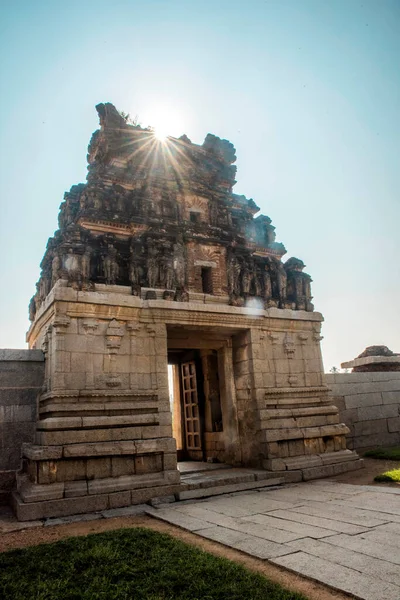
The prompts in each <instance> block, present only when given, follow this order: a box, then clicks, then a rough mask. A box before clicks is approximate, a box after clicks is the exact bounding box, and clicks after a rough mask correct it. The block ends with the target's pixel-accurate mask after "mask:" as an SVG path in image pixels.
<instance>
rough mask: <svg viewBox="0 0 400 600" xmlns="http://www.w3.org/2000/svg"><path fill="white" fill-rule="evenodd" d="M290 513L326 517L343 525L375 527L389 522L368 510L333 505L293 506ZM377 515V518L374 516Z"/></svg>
mask: <svg viewBox="0 0 400 600" xmlns="http://www.w3.org/2000/svg"><path fill="white" fill-rule="evenodd" d="M291 510H292V512H297V513H299V514H305V515H311V516H316V517H323V518H324V517H327V518H329V519H333V520H335V521H336V520H337V521H339V522H344V523H353V524H354V525H362V526H365V527H376V526H377V525H384V524H385V523H388V522H389V516H388V515H384V514H382V513H376V512H370V511H368V510H358V509H355V508H351V507H346V504H344V505H343V506H342V507H340V506H335V505H334V504H326V505H323V504H321V503H312V502H309V503H308V502H307V503H306V504H304V505H303V506H295V507H293V508H292V509H291ZM376 515H378V516H379V518H378V517H377V516H376Z"/></svg>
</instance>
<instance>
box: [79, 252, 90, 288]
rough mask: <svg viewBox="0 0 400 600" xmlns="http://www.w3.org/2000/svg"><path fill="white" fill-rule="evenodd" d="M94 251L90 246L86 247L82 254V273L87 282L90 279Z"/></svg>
mask: <svg viewBox="0 0 400 600" xmlns="http://www.w3.org/2000/svg"><path fill="white" fill-rule="evenodd" d="M91 255H92V252H91V250H90V248H86V250H85V252H84V253H83V254H82V256H81V273H82V280H83V282H84V283H85V284H86V283H88V281H89V279H90V259H91Z"/></svg>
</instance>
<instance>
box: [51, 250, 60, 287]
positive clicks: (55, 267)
mask: <svg viewBox="0 0 400 600" xmlns="http://www.w3.org/2000/svg"><path fill="white" fill-rule="evenodd" d="M60 271H61V260H60V257H59V256H58V254H55V255H54V257H53V260H52V261H51V287H53V286H54V285H55V283H56V281H58V279H60V276H61V274H60Z"/></svg>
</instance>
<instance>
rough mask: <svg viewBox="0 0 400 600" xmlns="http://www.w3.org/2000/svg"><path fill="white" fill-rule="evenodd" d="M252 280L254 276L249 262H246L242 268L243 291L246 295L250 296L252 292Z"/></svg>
mask: <svg viewBox="0 0 400 600" xmlns="http://www.w3.org/2000/svg"><path fill="white" fill-rule="evenodd" d="M251 280H252V276H251V273H250V269H249V267H248V264H247V262H245V263H244V266H243V269H242V291H243V294H244V295H245V296H248V295H249V294H250V286H251Z"/></svg>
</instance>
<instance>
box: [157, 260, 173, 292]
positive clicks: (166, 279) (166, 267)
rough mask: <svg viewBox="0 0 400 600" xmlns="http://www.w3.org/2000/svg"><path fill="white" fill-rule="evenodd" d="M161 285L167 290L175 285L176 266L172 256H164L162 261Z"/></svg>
mask: <svg viewBox="0 0 400 600" xmlns="http://www.w3.org/2000/svg"><path fill="white" fill-rule="evenodd" d="M160 283H161V286H162V287H164V288H166V289H167V290H170V289H172V287H173V285H174V266H173V258H172V256H168V255H164V256H162V257H161V259H160Z"/></svg>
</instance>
